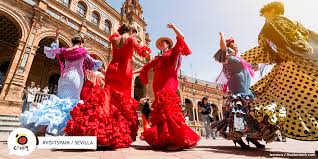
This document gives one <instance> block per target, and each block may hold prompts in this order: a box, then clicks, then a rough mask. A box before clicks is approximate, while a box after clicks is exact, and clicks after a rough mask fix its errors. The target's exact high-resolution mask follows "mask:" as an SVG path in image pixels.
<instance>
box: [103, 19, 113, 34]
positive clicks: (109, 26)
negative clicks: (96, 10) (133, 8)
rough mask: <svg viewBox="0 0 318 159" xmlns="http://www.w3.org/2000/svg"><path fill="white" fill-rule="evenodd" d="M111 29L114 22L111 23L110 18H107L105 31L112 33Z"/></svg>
mask: <svg viewBox="0 0 318 159" xmlns="http://www.w3.org/2000/svg"><path fill="white" fill-rule="evenodd" d="M111 29H112V24H111V23H110V21H109V20H105V24H104V30H105V32H106V33H108V34H110V33H111Z"/></svg>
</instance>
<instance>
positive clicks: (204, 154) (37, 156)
mask: <svg viewBox="0 0 318 159" xmlns="http://www.w3.org/2000/svg"><path fill="white" fill-rule="evenodd" d="M251 146H252V145H251ZM315 150H316V151H317V150H318V142H303V141H296V140H287V142H286V143H282V142H274V143H270V144H268V145H266V149H263V150H259V149H256V148H254V147H253V148H252V149H251V150H240V149H239V148H235V147H234V144H233V142H231V141H228V140H224V139H221V138H219V139H216V140H205V139H202V140H201V141H200V142H199V144H198V146H196V147H195V148H193V149H189V150H183V151H177V152H162V151H153V150H151V149H150V147H149V146H148V145H147V144H146V143H145V142H143V141H137V142H135V143H134V144H133V146H132V147H131V148H127V149H120V150H115V151H111V150H103V151H100V150H98V151H78V150H67V151H66V150H54V151H53V150H41V149H36V150H35V151H34V152H33V153H32V154H31V155H29V156H27V157H18V156H14V155H9V151H8V148H7V144H6V143H0V159H6V158H10V159H11V158H12V159H20V158H21V159H22V158H23V159H42V158H43V159H45V158H48V159H214V158H215V159H223V158H224V159H248V158H262V159H263V158H296V157H292V156H291V155H295V154H296V155H301V154H302V153H311V154H313V153H314V152H315ZM271 155H272V157H271ZM273 155H276V156H277V155H281V157H273ZM297 158H318V157H297Z"/></svg>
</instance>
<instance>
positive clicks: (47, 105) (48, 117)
mask: <svg viewBox="0 0 318 159" xmlns="http://www.w3.org/2000/svg"><path fill="white" fill-rule="evenodd" d="M77 103H78V101H77V100H71V99H60V98H59V97H57V96H55V95H52V96H51V97H50V99H49V100H45V101H43V102H42V103H39V104H38V105H37V107H31V109H30V110H29V111H26V112H24V113H22V114H21V116H20V122H21V126H22V127H24V128H28V129H30V130H31V131H33V132H34V133H37V132H38V130H39V128H40V126H47V129H46V132H47V133H49V134H52V135H64V128H65V126H66V124H67V121H68V120H69V119H70V111H71V110H72V109H73V107H74V106H76V105H77Z"/></svg>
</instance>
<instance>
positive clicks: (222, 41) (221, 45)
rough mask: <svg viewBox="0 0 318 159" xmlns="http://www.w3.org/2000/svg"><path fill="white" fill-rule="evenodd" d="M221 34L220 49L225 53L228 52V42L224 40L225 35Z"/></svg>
mask: <svg viewBox="0 0 318 159" xmlns="http://www.w3.org/2000/svg"><path fill="white" fill-rule="evenodd" d="M219 34H220V49H221V50H223V51H225V50H226V42H225V39H224V33H222V32H219Z"/></svg>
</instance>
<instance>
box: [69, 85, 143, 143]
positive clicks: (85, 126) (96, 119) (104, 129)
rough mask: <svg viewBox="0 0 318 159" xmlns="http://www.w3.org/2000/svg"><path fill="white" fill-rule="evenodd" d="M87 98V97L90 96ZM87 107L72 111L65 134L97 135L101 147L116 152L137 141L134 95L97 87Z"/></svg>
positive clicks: (136, 103) (92, 90)
mask: <svg viewBox="0 0 318 159" xmlns="http://www.w3.org/2000/svg"><path fill="white" fill-rule="evenodd" d="M86 95H87V94H86ZM88 95H89V96H88V97H87V98H86V100H84V104H78V105H77V106H76V107H74V109H73V110H72V111H71V113H70V114H71V117H72V118H71V120H69V122H68V124H67V126H66V128H65V132H66V134H67V135H70V136H97V144H98V145H99V146H106V147H110V148H113V149H117V148H125V147H129V146H130V145H131V143H132V142H133V141H135V140H136V136H137V131H138V127H139V123H138V113H137V108H138V102H136V101H135V100H134V99H133V98H131V97H130V96H126V95H124V94H121V93H120V92H117V91H115V90H114V89H111V87H107V86H106V87H105V88H104V89H100V87H99V86H98V85H96V86H94V87H93V88H92V89H91V90H90V93H88Z"/></svg>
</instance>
